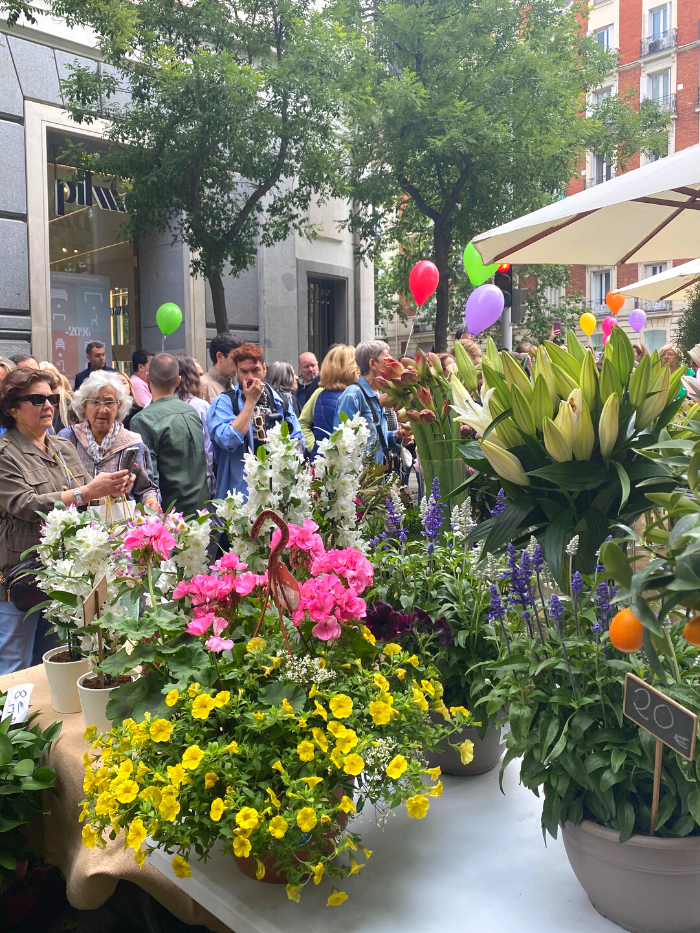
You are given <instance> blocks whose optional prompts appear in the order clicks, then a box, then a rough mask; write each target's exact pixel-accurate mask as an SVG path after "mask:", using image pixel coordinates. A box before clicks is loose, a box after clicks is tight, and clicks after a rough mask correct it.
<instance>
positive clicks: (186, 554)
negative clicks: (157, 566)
mask: <svg viewBox="0 0 700 933" xmlns="http://www.w3.org/2000/svg"><path fill="white" fill-rule="evenodd" d="M182 524H183V525H184V528H178V535H177V547H176V548H175V550H174V552H173V555H172V559H171V560H170V561H168V562H167V563H168V564H171V563H172V564H174V565H175V567H176V568H179V569H180V570H182V571H183V573H184V576H185V578H190V577H194V576H196V574H198V573H206V572H207V567H208V564H209V560H208V556H207V549H208V547H209V541H210V540H211V525H212V519H211V516H209V515H208V514H203V515H201V516H200V517H199V518H197V519H194V520H193V521H191V522H184V521H183V522H182ZM165 569H166V568H165V567H164V566H163V565H161V570H165ZM174 585H175V583H173V586H174Z"/></svg>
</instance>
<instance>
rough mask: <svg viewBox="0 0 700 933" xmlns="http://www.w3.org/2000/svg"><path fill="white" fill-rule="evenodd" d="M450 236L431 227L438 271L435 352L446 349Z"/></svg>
mask: <svg viewBox="0 0 700 933" xmlns="http://www.w3.org/2000/svg"><path fill="white" fill-rule="evenodd" d="M450 242H451V241H450V237H449V235H448V234H446V233H445V232H444V231H442V230H440V229H439V228H438V226H437V224H436V225H435V227H434V228H433V245H434V247H435V265H436V266H437V267H438V272H439V273H440V281H439V282H438V287H437V292H436V293H435V297H436V299H437V314H436V315H435V352H436V353H445V352H446V350H447V327H448V323H449V308H450V305H449V299H450V291H449V277H450V272H449V255H450Z"/></svg>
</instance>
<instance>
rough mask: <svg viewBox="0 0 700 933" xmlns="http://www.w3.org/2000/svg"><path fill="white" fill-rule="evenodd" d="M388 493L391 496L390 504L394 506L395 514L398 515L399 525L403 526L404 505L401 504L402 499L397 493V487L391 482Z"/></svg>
mask: <svg viewBox="0 0 700 933" xmlns="http://www.w3.org/2000/svg"><path fill="white" fill-rule="evenodd" d="M389 495H390V496H391V502H392V505H393V506H394V509H395V510H396V514H397V515H398V517H399V520H400V522H401V527H403V520H404V518H405V517H406V506H405V505H404V504H403V499H402V498H401V496H400V495H399V491H398V489H397V488H396V486H395V485H393V484H392V486H391V489H390V490H389Z"/></svg>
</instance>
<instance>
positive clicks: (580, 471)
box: [528, 460, 608, 492]
mask: <svg viewBox="0 0 700 933" xmlns="http://www.w3.org/2000/svg"><path fill="white" fill-rule="evenodd" d="M528 476H539V477H540V478H541V479H546V480H548V481H549V482H550V483H554V484H555V485H556V486H559V487H560V489H567V490H569V491H570V492H583V491H584V490H586V489H597V488H598V486H600V485H602V484H603V483H604V482H605V481H606V480H607V479H608V474H607V473H606V472H605V471H604V470H602V469H601V468H600V467H599V466H598V465H597V464H596V463H590V462H589V461H580V462H579V461H578V460H573V461H570V462H568V463H553V464H552V465H551V466H546V467H541V468H540V469H539V470H531V471H530V472H529V473H528Z"/></svg>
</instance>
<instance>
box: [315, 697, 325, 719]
mask: <svg viewBox="0 0 700 933" xmlns="http://www.w3.org/2000/svg"><path fill="white" fill-rule="evenodd" d="M311 715H312V716H321V718H322V719H326V720H327V719H328V713H327V712H326V711H325V709H324V708H323V707H322V706H321V704H320V703H319V702H318V700H314V711H313V713H312V714H311Z"/></svg>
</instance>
